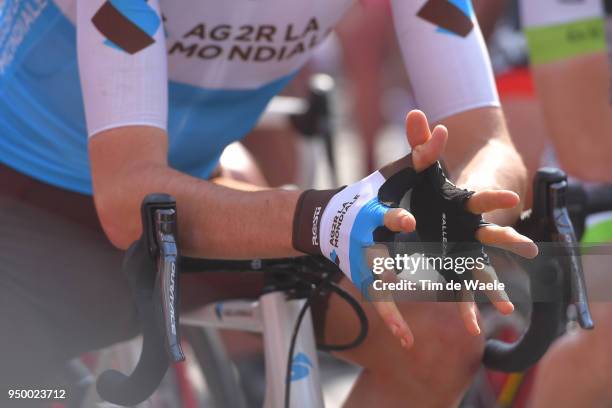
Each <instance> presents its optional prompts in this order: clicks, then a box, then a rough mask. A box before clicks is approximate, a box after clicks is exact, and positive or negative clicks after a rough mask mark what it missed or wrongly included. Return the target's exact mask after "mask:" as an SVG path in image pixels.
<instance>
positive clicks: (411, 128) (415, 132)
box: [406, 109, 431, 148]
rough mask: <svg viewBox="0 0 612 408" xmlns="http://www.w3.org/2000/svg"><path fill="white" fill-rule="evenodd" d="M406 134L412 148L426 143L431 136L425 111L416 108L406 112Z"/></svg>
mask: <svg viewBox="0 0 612 408" xmlns="http://www.w3.org/2000/svg"><path fill="white" fill-rule="evenodd" d="M406 135H407V136H408V143H409V144H410V147H412V148H414V147H415V146H418V145H422V144H424V143H426V142H427V141H428V140H429V139H430V138H431V131H430V130H429V123H428V122H427V116H425V113H423V112H422V111H420V110H418V109H415V110H411V111H410V112H408V115H406Z"/></svg>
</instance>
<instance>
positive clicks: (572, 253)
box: [548, 180, 594, 330]
mask: <svg viewBox="0 0 612 408" xmlns="http://www.w3.org/2000/svg"><path fill="white" fill-rule="evenodd" d="M548 194H549V198H550V201H549V203H550V208H549V209H548V211H549V212H550V219H552V220H553V224H552V225H551V229H552V231H551V235H552V236H551V238H552V240H553V241H556V242H558V243H559V244H560V245H561V247H562V251H563V254H562V255H561V256H560V257H559V262H560V263H561V266H562V268H563V269H564V270H565V271H569V282H568V283H569V295H570V298H569V303H571V304H573V305H574V307H575V308H576V312H577V317H578V323H579V324H580V327H582V328H583V329H587V330H590V329H593V327H594V324H593V318H592V316H591V311H590V310H589V303H588V296H587V290H586V284H585V280H584V272H583V269H582V262H581V259H580V254H579V253H578V251H577V247H578V241H577V240H576V234H575V233H574V227H573V226H572V222H571V219H570V216H569V212H568V210H567V206H566V194H567V181H566V180H561V181H558V182H556V183H551V184H550V185H549V186H548Z"/></svg>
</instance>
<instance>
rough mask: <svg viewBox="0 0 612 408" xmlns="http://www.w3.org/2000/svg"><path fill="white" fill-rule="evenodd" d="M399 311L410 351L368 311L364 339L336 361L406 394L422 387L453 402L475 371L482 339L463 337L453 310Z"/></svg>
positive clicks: (440, 306) (441, 306) (439, 306)
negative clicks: (409, 338)
mask: <svg viewBox="0 0 612 408" xmlns="http://www.w3.org/2000/svg"><path fill="white" fill-rule="evenodd" d="M400 309H401V310H402V313H403V315H404V316H405V318H406V321H407V322H408V324H409V325H410V327H411V330H412V331H413V333H414V336H415V343H414V346H413V347H412V349H410V350H406V349H404V348H402V347H401V346H400V344H399V342H398V340H397V339H395V338H394V337H393V336H392V335H391V334H390V332H389V330H388V329H387V328H386V327H385V326H384V324H383V323H382V321H380V319H379V318H378V317H377V316H376V315H375V313H374V312H373V311H372V310H367V311H366V313H367V314H368V318H369V321H370V333H369V335H368V337H367V339H366V340H365V342H364V343H363V344H362V345H361V346H360V347H358V348H356V349H354V350H350V351H348V352H345V353H342V355H341V356H342V357H343V358H346V359H348V360H351V361H352V362H354V363H357V364H359V365H361V366H362V367H364V369H365V370H367V372H368V373H369V374H371V375H380V376H383V377H384V378H385V381H389V382H393V383H394V384H396V385H400V386H403V387H405V389H406V390H407V392H409V390H410V388H411V387H419V388H421V387H424V388H425V389H429V390H436V391H437V392H440V394H445V395H448V396H449V398H450V400H454V399H456V398H457V396H459V395H461V394H462V392H463V391H465V389H466V388H467V387H468V385H469V384H470V383H471V380H472V378H473V376H474V374H475V373H476V371H477V370H478V367H479V365H480V361H481V358H482V351H483V339H482V337H474V336H471V335H470V334H468V333H467V331H466V329H465V328H464V326H463V323H462V322H461V319H460V317H459V314H458V311H457V306H456V305H455V304H452V303H405V304H402V305H400ZM449 404H450V403H449Z"/></svg>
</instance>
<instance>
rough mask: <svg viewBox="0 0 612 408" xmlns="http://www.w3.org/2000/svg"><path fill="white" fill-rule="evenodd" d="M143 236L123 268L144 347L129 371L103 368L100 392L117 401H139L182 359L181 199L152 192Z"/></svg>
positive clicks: (145, 205) (143, 211) (144, 210)
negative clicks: (178, 206) (178, 215)
mask: <svg viewBox="0 0 612 408" xmlns="http://www.w3.org/2000/svg"><path fill="white" fill-rule="evenodd" d="M141 217H142V230H143V234H142V236H141V238H140V239H139V240H138V241H136V242H135V243H134V244H132V246H131V247H130V249H128V251H127V254H126V256H125V261H124V265H123V270H124V272H125V273H126V275H127V278H128V282H129V285H130V288H131V290H132V293H133V294H134V298H135V303H136V311H137V316H138V320H139V322H140V324H141V329H142V338H143V340H142V341H143V343H142V352H141V354H140V358H139V360H138V364H137V365H136V368H135V369H134V371H133V372H132V374H130V376H126V375H124V374H122V373H120V372H118V371H116V370H108V371H105V372H104V373H102V375H100V377H99V378H98V381H97V383H96V388H97V390H98V394H100V396H101V397H102V398H103V399H104V400H106V401H109V402H112V403H114V404H118V405H136V404H138V403H140V402H142V401H144V400H145V399H147V398H148V397H149V396H150V395H151V394H152V393H153V391H155V389H156V388H157V387H158V386H159V383H160V382H161V380H162V378H163V377H164V374H165V373H166V370H167V369H168V366H169V363H170V361H173V362H178V361H183V360H184V359H185V356H184V354H183V351H182V349H181V344H180V336H179V326H178V321H179V318H178V283H179V280H178V279H177V276H178V259H179V258H178V256H179V253H178V247H177V244H176V236H177V234H176V226H177V223H176V204H175V200H174V198H173V197H171V196H169V195H166V194H152V195H149V196H147V197H146V198H145V199H144V201H143V203H142V206H141Z"/></svg>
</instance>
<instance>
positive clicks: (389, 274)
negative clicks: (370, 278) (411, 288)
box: [366, 244, 414, 349]
mask: <svg viewBox="0 0 612 408" xmlns="http://www.w3.org/2000/svg"><path fill="white" fill-rule="evenodd" d="M366 256H367V259H368V263H369V265H370V266H371V267H373V262H374V259H375V258H377V257H378V258H384V257H388V256H389V250H388V249H387V247H386V246H385V245H382V244H375V245H372V246H371V247H368V248H367V249H366ZM373 270H374V269H373ZM376 275H377V276H376V279H381V280H382V281H384V282H398V281H399V278H398V277H397V275H396V274H395V270H393V269H384V270H383V272H382V273H376ZM373 292H374V289H373V287H370V298H371V299H374V301H373V302H372V304H373V305H374V308H375V309H376V311H377V312H378V315H379V316H380V317H381V319H382V320H383V322H384V323H385V325H386V326H387V327H388V328H389V330H390V331H391V333H392V334H393V336H395V337H396V338H397V339H398V340H399V341H400V344H401V345H402V347H404V348H405V349H409V348H411V347H412V345H413V344H414V336H413V335H412V330H410V327H409V326H408V323H406V320H404V317H403V316H402V314H401V313H400V311H399V309H398V308H397V305H396V304H395V302H394V301H393V300H392V299H393V296H392V295H389V296H387V294H386V293H380V292H376V293H373ZM381 299H389V300H381Z"/></svg>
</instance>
